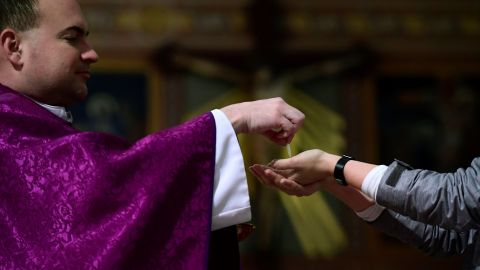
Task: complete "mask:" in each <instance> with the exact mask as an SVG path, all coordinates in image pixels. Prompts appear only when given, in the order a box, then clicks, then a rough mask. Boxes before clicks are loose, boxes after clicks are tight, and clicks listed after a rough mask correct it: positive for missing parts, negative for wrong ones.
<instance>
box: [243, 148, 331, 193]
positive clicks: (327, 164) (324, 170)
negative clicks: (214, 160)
mask: <svg viewBox="0 0 480 270" xmlns="http://www.w3.org/2000/svg"><path fill="white" fill-rule="evenodd" d="M337 161H338V156H336V155H331V154H329V153H326V152H324V151H321V150H318V149H316V150H308V151H305V152H302V153H300V154H298V155H296V156H294V157H292V158H288V159H279V160H274V161H272V162H270V163H269V164H268V165H259V164H255V165H253V166H251V167H250V171H251V172H252V173H253V174H254V175H255V176H256V177H257V178H258V179H259V181H260V182H261V183H263V184H264V185H267V186H271V187H275V188H278V189H280V190H282V191H284V192H286V193H288V194H290V195H297V196H305V195H310V194H312V193H314V192H315V191H317V189H318V188H319V187H320V185H322V184H325V183H326V182H333V181H334V179H333V170H334V168H335V163H336V162H337Z"/></svg>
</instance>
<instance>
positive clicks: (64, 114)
mask: <svg viewBox="0 0 480 270" xmlns="http://www.w3.org/2000/svg"><path fill="white" fill-rule="evenodd" d="M33 101H35V103H37V104H38V105H40V106H42V107H43V108H45V109H47V110H48V111H49V112H51V113H53V114H55V115H56V116H58V117H60V118H62V119H63V120H65V121H67V122H69V123H73V116H72V113H70V112H69V111H67V109H65V107H61V106H53V105H48V104H44V103H41V102H38V101H36V100H33Z"/></svg>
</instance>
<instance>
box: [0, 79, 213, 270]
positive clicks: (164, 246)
mask: <svg viewBox="0 0 480 270" xmlns="http://www.w3.org/2000/svg"><path fill="white" fill-rule="evenodd" d="M214 166H215V123H214V119H213V116H212V115H211V114H210V113H208V114H205V115H203V116H201V117H199V118H197V119H195V120H193V121H190V122H188V123H185V124H183V125H181V126H178V127H176V128H173V129H169V130H166V131H163V132H159V133H154V134H152V135H149V136H147V137H145V138H143V139H142V140H139V141H138V142H136V143H135V144H130V143H128V142H126V141H125V140H123V139H121V138H118V137H115V136H112V135H108V134H104V133H97V132H80V131H78V130H76V129H74V128H72V127H71V126H70V125H69V123H67V122H65V121H63V120H62V119H60V118H58V117H57V116H55V115H53V114H51V113H50V112H49V111H47V110H45V109H44V108H42V107H40V106H38V105H37V104H35V103H34V102H32V101H31V100H29V99H28V98H25V97H24V96H22V95H20V94H18V93H17V92H15V91H12V90H10V89H8V88H6V87H5V86H2V85H0V268H1V269H175V270H177V269H206V267H207V257H208V245H209V243H208V241H209V234H210V224H211V207H212V206H211V205H212V186H213V174H214Z"/></svg>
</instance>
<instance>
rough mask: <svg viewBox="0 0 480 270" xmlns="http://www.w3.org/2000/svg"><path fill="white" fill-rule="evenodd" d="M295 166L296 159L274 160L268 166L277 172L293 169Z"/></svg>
mask: <svg viewBox="0 0 480 270" xmlns="http://www.w3.org/2000/svg"><path fill="white" fill-rule="evenodd" d="M293 165H294V157H292V158H286V159H274V160H272V161H271V162H270V163H269V164H268V166H269V167H271V168H273V169H277V170H286V169H293V167H294V166H293Z"/></svg>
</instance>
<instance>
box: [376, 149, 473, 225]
mask: <svg viewBox="0 0 480 270" xmlns="http://www.w3.org/2000/svg"><path fill="white" fill-rule="evenodd" d="M376 201H377V203H378V204H380V205H382V206H385V207H386V208H388V209H391V210H393V211H395V212H397V213H400V214H401V215H404V216H408V217H410V218H412V219H413V220H417V221H420V222H423V223H427V224H432V225H439V226H440V227H443V228H447V229H454V230H458V231H466V230H469V229H478V227H479V225H480V158H475V159H474V160H473V161H472V164H471V166H470V167H468V168H467V169H458V170H457V171H456V172H454V173H438V172H433V171H428V170H411V169H410V168H409V166H408V165H406V164H405V163H402V162H400V161H395V162H393V163H392V164H391V165H390V166H389V167H388V169H387V171H386V172H385V174H384V176H383V178H382V180H381V182H380V185H379V187H378V191H377V197H376Z"/></svg>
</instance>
